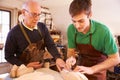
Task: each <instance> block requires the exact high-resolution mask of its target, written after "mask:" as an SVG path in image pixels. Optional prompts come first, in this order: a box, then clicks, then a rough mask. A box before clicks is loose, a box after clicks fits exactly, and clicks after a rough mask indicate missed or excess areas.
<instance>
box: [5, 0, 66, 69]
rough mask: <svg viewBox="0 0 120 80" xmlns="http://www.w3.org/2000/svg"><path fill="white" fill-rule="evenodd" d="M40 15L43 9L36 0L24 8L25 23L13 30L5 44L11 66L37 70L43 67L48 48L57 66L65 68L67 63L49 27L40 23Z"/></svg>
mask: <svg viewBox="0 0 120 80" xmlns="http://www.w3.org/2000/svg"><path fill="white" fill-rule="evenodd" d="M40 14H41V7H40V5H39V3H38V2H36V1H35V0H28V1H27V2H25V4H24V5H23V7H22V16H23V21H22V22H21V23H20V24H17V25H16V26H15V27H14V28H13V29H11V31H10V32H9V34H8V37H7V40H6V44H5V59H6V60H7V61H8V62H9V63H11V64H16V65H18V66H19V65H21V64H25V65H26V66H27V67H33V68H35V69H37V68H40V67H41V66H42V60H43V54H44V50H45V47H46V48H47V50H48V51H49V52H50V54H51V55H52V56H53V57H54V58H55V60H56V64H57V66H58V67H60V68H61V67H64V66H65V62H64V61H63V60H62V59H61V57H60V54H59V52H58V50H57V48H56V47H55V44H54V42H53V40H52V38H51V36H50V34H49V31H48V29H47V27H46V26H45V24H43V23H40V22H38V21H39V19H40ZM21 27H22V28H23V29H22V28H21ZM25 33H26V35H25ZM26 36H27V38H26ZM36 46H37V47H36ZM32 49H33V50H32ZM31 50H32V51H31ZM33 57H34V58H33Z"/></svg>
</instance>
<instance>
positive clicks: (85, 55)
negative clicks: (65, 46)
mask: <svg viewBox="0 0 120 80" xmlns="http://www.w3.org/2000/svg"><path fill="white" fill-rule="evenodd" d="M91 38H92V35H91V34H90V44H77V43H76V45H77V49H78V51H79V59H78V60H79V61H78V63H79V65H82V66H86V67H91V66H94V65H96V64H99V63H101V62H103V61H104V60H105V59H106V58H107V56H106V55H104V54H103V53H102V52H100V51H98V50H96V49H95V48H94V47H93V46H92V45H91ZM75 41H76V36H75ZM86 76H87V78H88V79H89V80H106V71H101V72H99V73H95V74H93V75H86Z"/></svg>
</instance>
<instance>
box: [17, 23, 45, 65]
mask: <svg viewBox="0 0 120 80" xmlns="http://www.w3.org/2000/svg"><path fill="white" fill-rule="evenodd" d="M19 25H20V28H21V31H22V32H23V34H24V36H25V38H26V40H27V41H28V43H29V45H28V46H27V47H26V48H25V49H24V51H23V53H22V54H21V55H20V57H19V59H20V60H21V61H22V62H23V63H24V64H25V65H27V64H28V63H30V62H38V61H39V62H40V63H43V62H44V59H43V56H44V53H45V50H44V38H43V36H42V34H41V31H40V29H39V27H38V31H39V34H40V36H41V37H42V39H41V40H40V41H38V42H36V43H31V41H30V39H29V37H28V35H27V33H26V32H25V30H24V28H23V26H22V24H21V23H20V24H19Z"/></svg>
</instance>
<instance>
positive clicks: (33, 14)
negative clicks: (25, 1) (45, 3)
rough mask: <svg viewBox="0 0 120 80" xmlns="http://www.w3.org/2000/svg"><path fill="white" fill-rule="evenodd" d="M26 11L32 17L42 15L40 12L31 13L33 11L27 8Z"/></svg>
mask: <svg viewBox="0 0 120 80" xmlns="http://www.w3.org/2000/svg"><path fill="white" fill-rule="evenodd" d="M25 11H27V12H28V13H29V14H30V15H31V16H32V17H39V16H40V13H39V14H37V13H31V12H29V11H28V10H26V9H25Z"/></svg>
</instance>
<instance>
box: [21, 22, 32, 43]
mask: <svg viewBox="0 0 120 80" xmlns="http://www.w3.org/2000/svg"><path fill="white" fill-rule="evenodd" d="M19 25H20V28H21V30H22V32H23V34H24V36H25V38H26V40H27V41H28V43H29V44H31V41H30V39H29V37H28V35H27V33H26V32H25V30H24V28H23V26H22V24H21V23H19Z"/></svg>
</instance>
